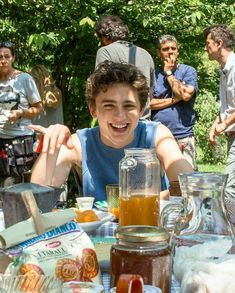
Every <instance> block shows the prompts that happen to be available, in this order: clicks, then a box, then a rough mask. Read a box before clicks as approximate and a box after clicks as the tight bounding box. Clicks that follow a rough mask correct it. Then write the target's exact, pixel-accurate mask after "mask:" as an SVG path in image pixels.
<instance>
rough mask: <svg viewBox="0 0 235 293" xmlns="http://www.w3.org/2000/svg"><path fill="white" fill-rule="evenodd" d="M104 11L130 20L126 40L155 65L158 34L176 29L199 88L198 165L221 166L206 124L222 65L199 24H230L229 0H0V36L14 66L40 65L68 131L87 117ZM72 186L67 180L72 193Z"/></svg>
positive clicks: (87, 122) (233, 14)
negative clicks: (57, 94) (59, 98)
mask: <svg viewBox="0 0 235 293" xmlns="http://www.w3.org/2000/svg"><path fill="white" fill-rule="evenodd" d="M104 14H114V15H119V16H120V17H121V18H122V19H123V20H124V21H125V22H126V23H127V24H128V26H129V29H130V32H131V37H130V40H131V41H133V42H134V43H135V44H136V45H139V46H141V47H143V48H145V49H147V50H148V51H149V52H150V53H151V55H152V56H153V57H154V60H155V65H156V67H157V66H158V65H159V60H158V58H157V54H156V39H157V37H158V36H159V35H162V34H172V35H175V36H176V37H177V39H178V41H179V43H180V58H179V61H180V62H183V63H185V64H189V65H192V66H194V67H195V68H196V69H197V72H198V82H199V94H198V96H197V101H196V105H195V110H196V112H197V122H196V126H195V133H196V140H197V148H198V164H199V170H203V171H208V170H223V166H224V162H225V149H226V146H225V138H224V137H223V138H222V139H221V141H222V148H223V150H224V151H223V155H222V156H220V157H219V158H215V157H214V156H213V155H212V150H211V147H210V146H209V143H208V130H209V127H210V126H211V123H212V121H213V120H214V118H215V116H216V113H217V112H218V82H219V81H218V77H219V70H218V69H219V67H218V64H216V63H215V62H209V60H208V57H207V54H206V53H205V52H204V39H203V34H202V33H203V29H204V28H205V27H207V26H208V25H211V24H216V23H226V24H228V25H230V26H231V27H233V29H235V3H234V0H231V1H229V0H225V1H221V0H204V1H199V0H190V1H188V0H133V1H128V0H84V1H83V0H80V1H79V0H9V1H4V0H0V41H4V40H10V41H12V42H14V43H15V44H16V49H17V55H16V57H17V61H16V64H15V65H16V66H17V67H18V68H20V69H22V70H26V71H27V70H28V69H29V68H30V67H32V66H33V65H36V64H43V65H45V66H46V67H47V68H48V69H49V70H50V71H51V72H52V74H53V77H54V78H55V80H56V84H57V86H58V87H59V88H60V89H61V90H62V93H63V107H64V119H65V124H66V125H67V126H69V127H70V129H71V130H72V131H75V130H76V129H77V128H82V127H89V126H91V125H92V123H93V122H94V121H92V119H91V117H90V115H89V113H88V109H87V106H86V103H85V95H84V93H85V82H86V78H87V77H88V76H89V74H90V73H91V72H92V71H93V69H94V65H95V55H96V51H97V49H98V46H99V42H98V40H97V38H96V36H95V33H94V24H95V22H96V21H97V19H98V18H99V17H100V16H101V15H104ZM73 188H74V183H73V180H72V179H70V184H69V189H70V190H69V192H70V193H71V192H72V189H73Z"/></svg>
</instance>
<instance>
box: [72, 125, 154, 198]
mask: <svg viewBox="0 0 235 293" xmlns="http://www.w3.org/2000/svg"><path fill="white" fill-rule="evenodd" d="M157 125H158V123H156V122H149V121H148V122H147V121H140V122H139V123H138V125H137V127H136V129H135V133H134V140H133V141H132V142H131V143H130V144H129V145H127V146H125V147H124V148H121V149H115V148H112V147H109V146H107V145H105V144H103V143H102V141H101V139H100V132H99V126H98V127H94V128H84V129H81V130H77V135H78V137H79V140H80V142H81V146H82V185H83V186H82V189H83V195H84V196H94V197H95V200H105V199H106V195H105V186H106V185H107V184H118V181H119V161H120V160H121V159H122V158H123V157H124V149H126V148H155V142H156V130H157Z"/></svg>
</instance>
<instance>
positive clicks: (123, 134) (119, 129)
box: [89, 83, 142, 148]
mask: <svg viewBox="0 0 235 293" xmlns="http://www.w3.org/2000/svg"><path fill="white" fill-rule="evenodd" d="M89 109H90V112H91V115H92V116H93V117H94V118H97V119H98V122H99V126H100V135H101V140H102V142H103V143H104V144H106V145H107V146H110V147H113V148H122V147H124V146H126V145H128V144H130V143H131V142H132V140H133V139H134V130H135V128H136V126H137V124H138V121H139V118H140V117H141V115H142V111H141V109H140V102H139V98H138V94H137V91H136V89H134V88H133V87H130V86H129V85H127V84H122V83H117V84H114V85H112V86H110V87H108V89H107V90H106V91H105V92H103V91H101V92H100V93H99V94H98V95H97V97H96V103H95V105H94V106H93V105H90V106H89Z"/></svg>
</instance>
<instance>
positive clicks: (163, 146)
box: [156, 124, 193, 182]
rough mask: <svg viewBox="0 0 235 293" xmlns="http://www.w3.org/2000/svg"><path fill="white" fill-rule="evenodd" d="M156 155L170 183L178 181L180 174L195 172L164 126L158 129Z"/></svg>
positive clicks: (160, 125) (159, 126)
mask: <svg viewBox="0 0 235 293" xmlns="http://www.w3.org/2000/svg"><path fill="white" fill-rule="evenodd" d="M156 153H157V156H158V158H159V159H160V161H161V162H162V164H163V167H164V169H165V171H166V174H167V177H168V179H169V182H171V181H178V174H179V173H185V172H193V168H192V166H191V164H190V163H189V162H188V161H187V160H186V159H185V158H184V157H183V155H182V153H181V151H180V149H179V147H178V145H177V142H176V140H175V138H174V137H173V135H172V133H171V132H170V130H169V129H168V128H167V127H166V126H164V125H162V124H159V125H158V128H157V137H156Z"/></svg>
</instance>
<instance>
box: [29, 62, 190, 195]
mask: <svg viewBox="0 0 235 293" xmlns="http://www.w3.org/2000/svg"><path fill="white" fill-rule="evenodd" d="M148 93H149V87H148V85H147V82H146V79H145V77H144V75H143V74H142V72H141V71H140V70H139V69H137V68H136V67H135V66H133V65H129V64H120V63H113V62H110V61H105V62H104V63H101V64H100V65H99V66H98V67H97V68H96V70H95V71H94V73H93V74H92V75H91V76H90V77H89V78H88V80H87V85H86V97H87V103H88V107H89V110H90V113H91V115H92V117H95V118H97V120H98V123H99V126H97V127H94V128H85V129H81V130H78V131H77V132H76V133H74V134H73V135H72V136H71V134H70V131H69V129H68V128H67V127H66V126H63V125H54V126H50V127H49V128H44V127H41V126H31V128H32V129H34V130H37V131H40V132H41V133H42V134H44V144H43V150H42V153H41V155H40V157H39V159H38V161H37V162H36V164H35V165H34V168H33V172H32V178H31V181H32V182H34V183H38V184H42V185H52V186H58V187H59V186H61V185H62V184H63V183H64V181H65V180H66V178H67V177H68V174H69V171H70V169H71V168H72V167H74V168H75V169H76V171H77V173H78V176H79V178H80V182H82V188H83V194H84V195H87V196H88V195H89V196H91V195H92V196H94V197H95V200H104V199H106V198H105V186H106V185H107V184H110V183H118V176H119V175H118V164H119V161H120V160H121V159H122V158H123V157H124V149H125V148H154V149H155V150H156V154H157V156H158V158H159V160H160V162H161V163H162V165H163V166H164V169H165V171H166V173H167V176H168V178H169V180H170V181H175V180H178V174H179V173H181V172H191V171H192V168H191V166H190V164H189V163H188V162H187V161H186V160H185V159H184V158H183V156H182V154H181V152H180V150H179V148H178V146H177V143H176V141H175V139H174V137H173V135H172V134H171V132H170V131H169V129H168V128H167V127H165V126H164V125H162V124H159V123H156V122H150V121H139V118H140V116H141V115H142V113H143V111H144V106H145V103H146V100H147V98H148ZM164 195H166V193H164Z"/></svg>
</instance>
